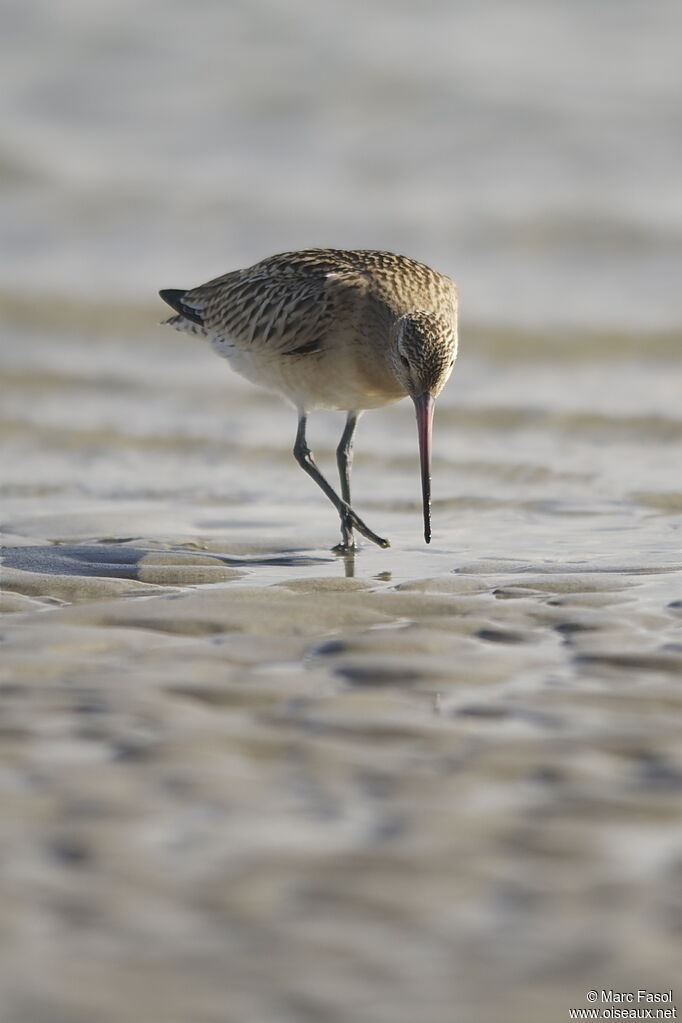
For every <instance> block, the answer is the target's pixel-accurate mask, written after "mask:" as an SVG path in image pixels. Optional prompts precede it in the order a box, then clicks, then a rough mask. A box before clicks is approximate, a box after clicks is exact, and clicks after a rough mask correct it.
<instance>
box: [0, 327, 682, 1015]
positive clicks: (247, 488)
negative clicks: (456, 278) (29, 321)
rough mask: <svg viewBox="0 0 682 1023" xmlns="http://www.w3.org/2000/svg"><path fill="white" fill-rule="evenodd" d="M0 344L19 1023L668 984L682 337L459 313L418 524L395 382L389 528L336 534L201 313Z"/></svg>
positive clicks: (373, 453) (383, 423) (392, 1009)
mask: <svg viewBox="0 0 682 1023" xmlns="http://www.w3.org/2000/svg"><path fill="white" fill-rule="evenodd" d="M102 315H103V316H104V314H102ZM11 341H12V343H11V344H10V345H8V346H7V347H6V350H5V351H4V354H3V357H2V359H3V361H2V370H3V375H4V376H5V378H6V379H5V381H4V383H6V384H8V385H9V386H8V387H7V388H3V390H4V392H5V399H4V412H3V416H4V419H3V424H4V427H5V434H6V440H5V445H4V461H5V467H4V471H3V493H4V496H3V517H4V529H5V532H6V541H5V542H6V545H7V546H6V549H5V566H4V568H3V580H4V596H3V600H4V609H5V611H6V612H7V613H6V615H5V617H4V623H3V630H2V633H3V649H4V652H3V663H4V671H5V673H6V681H5V684H4V688H3V697H2V698H3V702H4V708H5V717H4V725H3V742H4V749H5V759H4V767H3V770H2V772H1V777H2V785H3V790H4V805H5V809H4V814H3V816H4V838H3V860H4V868H3V873H2V885H3V890H4V894H3V899H2V904H3V907H4V908H3V918H4V926H5V928H6V931H7V936H8V937H7V942H6V947H7V948H8V949H9V952H8V953H6V954H5V956H4V962H3V969H4V971H5V980H4V985H3V990H4V995H5V1003H6V1005H7V1007H8V1008H7V1012H6V1014H5V1017H6V1019H7V1020H9V1021H12V1023H14V1021H17V1023H24V1021H30V1023H42V1021H46V1023H52V1021H53V1020H62V1019H68V1020H86V1019H87V1020H90V1019H102V1020H107V1021H108V1020H111V1021H114V1020H115V1021H116V1023H120V1021H127V1020H130V1021H131V1023H133V1021H135V1023H137V1021H138V1020H139V1019H141V1018H144V1019H149V1020H159V1021H161V1020H163V1021H164V1023H171V1021H175V1020H177V1021H178V1023H180V1021H182V1023H185V1021H186V1020H188V1019H192V1020H199V1019H201V1020H216V1021H217V1020H224V1019H225V1018H229V1019H235V1020H242V1019H258V1020H262V1021H264V1023H268V1021H270V1020H272V1021H273V1023H274V1021H276V1023H279V1021H281V1020H292V1021H293V1020H299V1019H324V1020H339V1021H344V1023H345V1021H347V1020H355V1019H359V1018H362V1019H367V1020H372V1021H375V1020H376V1021H383V1020H389V1019H390V1020H391V1021H395V1020H405V1021H407V1020H413V1019H420V1020H424V1021H427V1023H431V1021H433V1023H441V1021H442V1020H444V1019H448V1020H450V1019H452V1020H459V1019H462V1020H464V1019H467V1020H468V1019H482V1020H491V1021H492V1020H496V1021H497V1020H499V1019H500V1018H502V1016H503V1017H504V1018H505V1019H509V1020H518V1021H519V1023H520V1021H521V1020H524V1021H526V1020H537V1021H538V1023H545V1021H547V1020H549V1019H560V1018H566V1017H567V1013H568V1009H569V1008H571V1007H574V1006H582V1005H584V1004H585V1001H584V999H585V992H586V991H587V990H588V989H589V988H591V987H595V986H596V987H598V988H601V987H602V986H603V987H616V986H618V987H621V988H623V989H629V987H632V986H635V987H639V986H648V987H649V988H651V989H654V990H658V989H661V990H664V989H665V990H667V989H668V988H669V987H670V986H671V985H672V984H673V978H674V977H675V976H676V972H677V966H678V964H679V953H680V947H679V930H680V918H679V912H680V907H679V905H678V904H677V902H675V896H674V895H673V892H674V890H675V885H676V884H678V883H679V870H680V862H681V859H680V853H681V847H680V841H681V837H682V836H681V831H680V820H679V799H680V791H681V786H682V761H681V759H680V729H679V725H680V711H681V706H680V679H681V678H682V628H681V616H682V571H681V570H680V553H679V552H680V532H681V531H680V524H681V517H680V512H681V510H682V491H681V490H680V486H679V484H680V476H679V466H680V453H681V451H680V449H681V448H682V419H681V418H680V410H679V402H678V401H677V393H678V389H679V388H678V384H679V374H680V369H681V368H682V364H681V363H680V358H679V351H678V350H677V348H676V345H675V344H674V339H667V340H666V339H665V338H660V337H659V338H658V339H657V340H656V339H655V338H654V339H650V338H648V337H642V338H641V339H640V340H639V342H637V341H636V339H634V338H633V337H630V338H629V339H626V341H624V345H623V349H622V353H621V354H620V355H619V349H618V346H616V347H615V348H614V344H613V337H610V338H604V337H600V336H598V335H595V336H594V337H593V338H591V339H590V340H589V343H588V341H587V339H586V338H585V337H582V336H578V337H575V338H573V339H571V338H569V339H568V343H567V345H562V346H561V347H560V349H557V348H556V347H555V346H553V344H552V342H551V341H549V340H548V341H547V343H546V348H545V355H544V357H542V356H540V355H539V354H538V349H539V348H541V343H540V340H539V339H538V338H537V337H536V338H532V337H531V338H528V339H526V341H525V342H524V341H523V340H522V339H521V337H517V338H516V339H515V341H514V344H513V345H512V344H505V343H504V339H503V337H501V336H496V337H493V336H490V337H487V338H486V337H485V336H480V337H478V338H476V336H475V335H474V337H472V339H471V342H470V343H467V339H466V337H465V338H464V344H463V349H462V356H461V360H460V363H459V366H458V368H457V371H456V372H455V374H454V376H453V378H452V380H451V382H450V384H449V385H448V388H447V389H446V391H445V393H444V394H443V395H442V397H441V400H440V401H439V407H438V410H437V420H436V431H435V436H436V457H435V461H434V473H435V478H434V495H435V499H434V525H435V530H434V541H433V543H432V544H431V546H430V547H426V546H425V545H424V543H423V542H422V539H421V517H420V507H419V479H418V464H417V452H416V429H415V424H414V414H413V410H412V409H411V407H410V406H409V403H402V404H399V405H396V406H394V407H392V408H390V409H385V410H382V411H379V412H375V413H372V414H368V415H367V416H366V418H365V419H363V421H362V424H361V428H360V431H359V437H358V444H357V455H356V459H357V461H356V469H355V475H354V493H355V495H356V497H355V503H356V506H357V508H358V509H359V511H360V513H361V514H363V515H365V516H366V518H367V520H368V521H369V523H370V524H371V525H373V526H374V528H377V529H379V530H381V531H386V533H387V534H388V535H389V536H390V537H391V540H392V544H393V546H392V547H391V548H390V549H389V550H386V551H382V550H379V549H378V548H374V547H371V546H369V545H365V546H363V547H362V549H361V550H360V551H359V552H358V553H357V555H355V556H354V557H352V558H351V557H338V556H336V555H334V554H332V553H331V552H330V550H329V548H330V546H331V545H332V544H333V543H335V542H336V540H337V529H338V527H337V522H336V519H335V513H334V511H333V509H331V508H330V507H329V506H328V505H327V503H326V501H325V499H324V498H323V497H322V496H321V495H320V494H319V493H318V492H317V488H315V487H314V485H313V484H312V482H311V481H309V480H308V479H307V478H306V477H305V476H304V474H303V473H302V472H301V471H300V469H299V468H298V466H296V464H295V462H294V460H293V457H292V455H291V450H290V449H291V445H292V442H293V433H294V429H295V414H294V412H293V410H290V409H288V408H287V407H286V406H285V405H283V404H280V403H279V401H278V399H276V398H274V397H272V396H270V395H267V394H265V393H264V392H259V391H257V390H255V389H253V388H251V387H249V386H248V385H246V384H244V383H243V382H241V381H240V380H238V379H237V378H236V377H235V376H234V375H232V374H231V373H230V371H229V369H228V367H227V365H226V364H224V363H222V362H218V361H217V360H216V359H215V357H214V356H213V355H212V353H211V352H210V351H208V349H207V348H205V347H204V346H203V345H202V344H201V343H200V342H196V341H194V340H192V339H186V338H184V337H182V336H180V335H177V334H175V333H173V332H171V331H167V330H164V329H163V328H154V329H148V330H147V331H145V330H142V329H139V330H137V331H136V332H135V334H134V335H132V334H131V335H130V336H129V337H126V336H124V333H123V332H121V333H119V335H118V336H117V335H116V334H115V333H114V332H113V330H112V332H110V333H107V334H106V336H101V337H96V338H93V336H92V334H91V332H90V331H89V330H88V329H84V328H83V327H82V326H81V327H79V326H78V325H77V324H75V325H74V327H73V329H72V330H71V331H70V332H67V331H66V330H60V331H56V330H55V331H53V332H51V333H48V332H46V331H45V330H44V329H41V328H40V327H38V326H37V325H35V324H34V325H33V326H28V325H23V326H22V325H21V324H20V323H16V324H15V327H14V333H13V334H12V337H11ZM341 422H342V420H341V417H339V416H333V415H328V416H325V415H324V414H320V415H316V416H314V417H312V419H311V435H312V437H313V438H314V442H315V449H316V452H317V454H318V457H319V460H320V462H321V463H323V464H324V465H325V466H326V467H327V468H328V469H329V470H330V471H331V467H332V465H333V451H334V446H335V444H336V440H337V434H338V431H339V430H340V427H341ZM36 964H38V966H39V968H37V965H36ZM121 988H123V989H124V990H125V997H124V998H123V999H121V998H120V996H119V989H121Z"/></svg>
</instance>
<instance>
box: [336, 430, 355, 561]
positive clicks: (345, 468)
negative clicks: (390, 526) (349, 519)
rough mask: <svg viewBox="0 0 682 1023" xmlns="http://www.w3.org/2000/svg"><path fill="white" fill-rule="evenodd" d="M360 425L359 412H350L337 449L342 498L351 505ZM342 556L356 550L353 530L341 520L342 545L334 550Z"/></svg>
mask: <svg viewBox="0 0 682 1023" xmlns="http://www.w3.org/2000/svg"><path fill="white" fill-rule="evenodd" d="M357 423H358V415H357V412H349V413H348V418H347V419H346V426H345V428H344V431H343V433H342V434H341V440H340V441H339V446H338V448H337V449H336V464H337V465H338V467H339V479H340V481H341V497H342V498H343V500H344V501H345V502H346V504H347V505H350V471H351V469H352V467H353V434H354V433H355V427H356V426H357ZM334 549H335V550H337V551H338V552H339V553H340V554H342V553H343V552H344V551H352V550H355V543H354V542H353V529H352V527H350V526H346V525H345V524H344V522H343V519H342V520H341V543H340V544H339V546H338V547H335V548H334Z"/></svg>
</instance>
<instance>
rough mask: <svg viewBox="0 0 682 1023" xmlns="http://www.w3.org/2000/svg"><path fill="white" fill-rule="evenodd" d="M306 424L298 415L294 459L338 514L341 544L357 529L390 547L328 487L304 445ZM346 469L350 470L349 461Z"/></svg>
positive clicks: (363, 534) (309, 451)
mask: <svg viewBox="0 0 682 1023" xmlns="http://www.w3.org/2000/svg"><path fill="white" fill-rule="evenodd" d="M306 422H307V420H306V417H305V416H304V415H300V416H299V420H298V431H297V433H296V443H295V444H294V458H295V459H296V461H297V462H298V464H299V465H300V466H301V468H302V469H304V470H305V471H306V472H307V473H308V475H309V476H310V477H311V478H312V479H314V480H315V482H316V483H317V485H318V487H319V488H320V490H322V491H323V492H324V493H325V494H326V495H327V497H328V498H329V500H330V501H331V503H332V504H333V505H334V507H335V508H336V510H337V512H338V513H339V518H340V519H341V536H342V538H343V543H344V544H345V543H346V541H347V538H348V537H350V538H351V542H352V536H353V532H352V531H353V529H357V531H358V533H361V534H362V536H364V537H365V538H366V539H367V540H371V541H372V543H375V544H378V545H379V547H390V546H391V545H390V543H389V542H388V540H383V539H382V538H381V537H380V536H377V535H376V533H373V532H372V530H371V529H370V528H369V527H368V526H366V525H365V523H364V522H363V521H362V519H361V518H359V517H358V516H357V515H356V514H355V512H354V511H353V509H352V508H351V506H350V504H349V503H348V501H346V500H345V499H344V500H342V499H341V498H340V497H339V495H338V494H337V493H336V491H335V490H334V488H333V487H330V485H329V484H328V483H327V481H326V479H325V478H324V476H323V475H322V473H321V472H320V470H319V469H318V468H317V466H316V465H315V462H314V460H313V456H312V452H311V450H310V448H309V447H308V445H307V443H306V439H305V428H306ZM347 433H349V427H348V424H346V429H345V430H344V437H345V436H346V434H347ZM352 436H353V432H352V430H351V431H350V434H349V439H352ZM341 441H342V443H343V437H342V438H341ZM348 469H349V470H350V460H349V459H348ZM341 485H342V486H343V485H344V484H343V477H342V484H341Z"/></svg>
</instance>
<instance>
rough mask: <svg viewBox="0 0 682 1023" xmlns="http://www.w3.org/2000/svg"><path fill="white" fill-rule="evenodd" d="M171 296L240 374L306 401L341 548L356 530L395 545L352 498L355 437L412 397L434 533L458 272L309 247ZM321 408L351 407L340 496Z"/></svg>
mask: <svg viewBox="0 0 682 1023" xmlns="http://www.w3.org/2000/svg"><path fill="white" fill-rule="evenodd" d="M160 294H161V297H162V298H163V299H164V301H165V302H167V303H168V305H170V306H171V307H172V308H173V309H174V310H175V312H176V314H177V315H175V316H171V318H170V319H169V320H167V321H166V322H167V323H170V324H172V325H173V326H174V327H176V328H177V329H178V330H184V331H187V332H189V333H192V334H201V335H203V336H204V337H207V338H208V339H209V340H210V342H211V344H212V346H213V348H214V350H215V351H216V352H217V353H218V354H219V355H222V356H224V357H225V358H226V359H229V361H230V363H231V365H232V367H233V368H234V369H235V370H236V371H237V372H238V373H240V374H241V375H242V376H244V377H246V378H247V379H248V380H251V381H253V383H256V384H260V385H261V386H264V387H266V388H268V389H270V390H273V391H278V392H279V393H280V394H281V395H283V397H284V398H286V399H287V400H288V401H289V402H291V404H292V405H294V406H295V408H296V409H297V411H298V431H297V434H296V442H295V444H294V456H295V458H296V461H297V462H298V464H299V465H300V466H301V468H303V469H305V471H306V472H307V473H308V475H309V476H312V478H313V479H314V480H315V482H316V483H317V484H318V486H320V487H321V489H322V490H323V491H324V493H325V494H326V495H327V497H328V498H329V500H330V501H331V502H332V504H333V505H334V507H335V508H336V510H337V512H338V513H339V517H340V519H341V543H340V544H339V545H338V547H337V548H335V549H336V550H339V551H349V550H352V549H353V547H354V542H353V530H356V531H357V532H358V533H361V534H362V536H364V537H366V538H367V539H368V540H371V541H372V542H373V543H376V544H378V545H379V546H380V547H388V546H389V542H388V540H384V539H382V538H381V537H380V536H377V534H376V533H374V532H372V530H371V529H369V527H368V526H366V525H365V523H364V522H363V521H362V519H361V518H360V517H359V516H358V515H356V513H355V512H354V511H353V509H352V507H351V504H350V473H351V463H352V455H353V435H354V432H355V427H356V424H357V421H358V417H359V416H360V414H361V413H362V412H363V411H364V410H365V409H371V408H378V407H380V406H381V405H388V404H390V403H391V402H394V401H399V400H400V399H401V398H404V397H406V396H407V395H409V396H410V397H411V398H412V401H413V402H414V405H415V409H416V413H417V428H418V435H419V453H420V459H421V482H422V502H423V509H424V539H425V540H426V542H427V543H429V542H430V540H431V513H430V507H431V431H432V423H433V409H434V400H435V399H436V397H437V396H438V394H439V393H440V391H441V390H442V389H443V386H444V384H445V382H446V381H447V379H448V377H449V376H450V373H451V372H452V367H453V365H454V362H455V357H456V355H457V291H456V288H455V285H454V283H453V282H452V281H451V280H450V278H449V277H446V276H444V275H443V274H440V273H438V272H437V271H436V270H432V269H431V268H430V267H428V266H426V265H425V264H424V263H418V262H416V261H415V260H413V259H408V258H407V256H397V255H394V254H393V253H391V252H378V251H374V250H371V249H365V250H355V251H350V250H344V249H306V250H303V251H301V252H284V253H282V254H280V255H277V256H271V257H269V258H268V259H264V260H262V261H261V262H260V263H256V264H255V266H251V267H249V268H248V269H246V270H234V271H233V272H232V273H228V274H225V275H223V276H222V277H216V278H215V280H212V281H208V283H206V284H202V285H200V286H199V287H197V288H192V289H190V290H189V291H181V290H174V289H171V290H166V291H162V292H160ZM319 408H328V409H341V410H343V411H345V412H346V413H347V419H346V426H345V429H344V431H343V434H342V436H341V440H340V443H339V446H338V448H337V451H336V458H337V463H338V469H339V477H340V481H341V495H340V496H339V495H338V494H337V492H336V491H335V490H334V489H333V487H331V486H330V484H329V483H328V482H327V480H326V479H325V478H324V476H323V475H322V473H321V472H320V470H319V469H318V467H317V465H316V464H315V462H314V460H313V455H312V452H311V451H310V448H309V447H308V444H307V442H306V436H305V431H306V423H307V418H308V414H309V413H310V412H312V411H314V410H315V409H319Z"/></svg>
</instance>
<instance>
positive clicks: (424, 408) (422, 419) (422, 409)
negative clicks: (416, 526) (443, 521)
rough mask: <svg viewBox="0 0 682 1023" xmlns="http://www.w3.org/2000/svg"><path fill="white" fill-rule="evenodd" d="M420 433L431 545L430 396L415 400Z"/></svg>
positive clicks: (426, 532) (426, 522)
mask: <svg viewBox="0 0 682 1023" xmlns="http://www.w3.org/2000/svg"><path fill="white" fill-rule="evenodd" d="M413 400H414V407H415V409H416V410H417V430H418V432H419V458H420V460H421V471H422V501H423V504H424V539H425V540H426V542H427V543H431V434H432V432H433V410H434V407H435V402H434V400H433V398H432V397H431V395H430V394H428V393H427V394H420V395H419V396H418V397H417V398H414V399H413Z"/></svg>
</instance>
